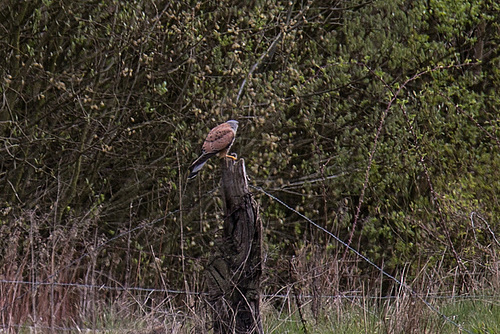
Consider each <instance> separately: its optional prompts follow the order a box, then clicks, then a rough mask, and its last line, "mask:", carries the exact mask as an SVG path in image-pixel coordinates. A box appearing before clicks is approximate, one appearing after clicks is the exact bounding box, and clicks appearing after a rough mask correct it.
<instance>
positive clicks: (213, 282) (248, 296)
mask: <svg viewBox="0 0 500 334" xmlns="http://www.w3.org/2000/svg"><path fill="white" fill-rule="evenodd" d="M221 188H222V198H223V201H224V227H223V235H222V238H221V240H218V250H217V253H216V254H215V255H214V257H213V258H212V260H211V261H210V263H209V265H208V268H207V282H208V295H209V302H210V305H211V307H212V312H213V326H214V334H229V333H231V334H232V333H237V334H240V333H258V334H261V333H263V329H262V323H261V318H260V280H261V274H262V225H261V221H260V217H259V211H258V207H257V203H256V202H255V200H254V199H253V196H252V194H251V192H250V191H249V190H248V184H247V175H246V171H245V162H244V160H242V159H240V160H238V161H237V162H234V161H233V160H231V159H224V160H223V162H222V187H221Z"/></svg>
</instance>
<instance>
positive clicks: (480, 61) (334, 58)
mask: <svg viewBox="0 0 500 334" xmlns="http://www.w3.org/2000/svg"><path fill="white" fill-rule="evenodd" d="M499 22H500V4H499V3H498V2H497V1H495V0H480V1H479V0H478V1H473V0H468V1H467V0H466V1H450V0H432V1H408V0H384V1H343V0H338V1H322V0H311V1H301V0H297V1H267V0H253V1H247V2H241V1H230V0H220V1H211V0H207V1H202V2H198V1H160V0H155V1H112V0H108V1H102V0H101V1H99V0H92V1H86V0H85V1H82V0H78V1H64V0H60V1H55V0H54V1H51V0H42V1H39V0H37V1H18V0H3V1H1V3H0V101H1V102H0V268H1V269H0V279H3V280H12V281H31V282H35V281H38V282H65V283H84V284H89V285H90V284H92V285H106V286H115V287H128V286H141V287H148V288H168V289H172V290H182V291H190V292H200V291H203V266H204V265H205V264H206V259H207V257H208V256H209V254H210V252H211V251H212V250H213V248H214V241H215V239H214V238H215V237H216V236H217V235H218V233H219V231H220V227H221V225H222V219H223V217H222V209H221V199H220V194H219V192H218V187H219V181H220V171H219V162H218V161H216V160H215V159H213V161H210V162H209V163H208V164H207V166H206V167H205V168H204V169H203V170H202V172H201V173H200V175H199V176H198V177H197V178H196V179H195V180H193V181H189V182H188V181H187V179H186V177H187V167H188V166H189V164H190V163H191V162H192V161H193V160H194V159H195V158H196V157H197V155H198V153H199V151H200V149H201V144H202V142H203V139H204V138H205V136H206V134H207V133H208V131H209V130H210V129H211V128H212V127H214V126H216V125H217V124H219V123H221V122H224V121H226V120H228V119H237V120H238V121H239V122H240V127H239V129H238V135H237V139H236V141H235V144H234V145H233V148H232V151H234V152H236V153H237V154H238V157H240V158H244V159H245V162H246V167H247V172H248V174H249V176H250V184H252V185H254V186H257V187H262V189H264V190H265V191H266V192H268V193H269V194H272V195H273V196H276V197H278V198H279V199H280V200H282V201H283V202H285V203H287V204H288V205H289V206H290V207H292V208H294V209H295V210H298V211H299V212H300V213H302V214H304V215H306V216H307V217H309V218H310V219H312V220H313V221H315V222H316V223H317V224H319V225H321V226H323V227H324V228H325V229H327V230H329V231H331V232H332V233H333V234H335V235H337V236H338V237H339V238H341V239H342V240H345V241H346V242H350V245H351V246H352V247H353V248H355V249H357V250H359V251H360V252H361V253H363V254H365V255H366V256H367V257H368V258H370V259H371V260H373V261H374V262H375V263H376V264H377V265H379V266H381V267H383V268H384V270H386V271H387V272H388V273H390V274H391V275H394V276H396V277H401V276H402V275H403V274H402V273H404V280H405V281H406V282H408V283H409V284H411V285H412V286H413V287H414V289H415V290H417V291H423V292H426V291H427V292H428V291H431V292H434V293H441V292H449V291H453V293H457V294H473V293H476V292H478V291H497V292H498V289H499V286H500V285H499V284H500V281H499V279H500V274H499V270H500V268H499V245H500V244H499V233H500V225H499V220H498V217H499V216H500V199H499V195H500V94H499V93H500V89H499V88H500V48H499V43H500V24H499ZM255 196H256V198H257V201H258V203H259V205H260V207H261V216H262V221H263V224H264V231H265V242H264V247H265V249H266V254H265V258H266V263H265V277H266V279H265V281H264V283H263V288H264V291H265V292H266V293H272V292H275V291H280V289H282V288H283V287H284V286H290V285H291V284H292V285H293V286H294V287H296V288H297V291H302V292H304V293H312V294H314V295H322V294H336V293H343V292H346V291H359V289H360V287H361V286H362V287H363V289H364V291H366V293H370V292H373V293H380V294H391V293H393V292H394V282H392V281H390V280H387V279H385V278H384V279H383V278H382V277H381V275H380V272H378V271H377V270H375V268H373V267H372V266H370V265H368V264H367V263H365V262H363V261H361V260H360V259H359V258H357V257H356V256H355V255H354V254H352V253H351V252H349V251H346V249H345V247H344V246H343V245H340V244H338V243H337V242H336V241H335V240H333V239H331V238H330V237H329V236H328V235H326V234H325V233H323V232H321V231H320V230H318V229H317V228H315V227H314V226H311V225H310V224H308V223H307V222H306V221H304V220H303V219H302V218H301V217H300V216H298V215H296V214H295V213H294V212H292V211H290V210H289V209H287V208H286V207H284V206H283V205H281V204H280V203H279V202H276V201H274V200H273V199H271V198H269V197H268V196H266V195H265V194H264V193H262V192H259V191H257V190H256V191H255ZM0 286H1V289H2V291H1V292H0V295H1V297H0V307H1V309H0V313H1V314H2V315H1V317H2V321H3V323H4V324H5V321H6V319H13V318H15V319H17V320H18V321H20V322H23V321H28V319H32V318H30V316H31V317H33V313H36V314H38V315H39V317H40V319H51V321H52V322H55V321H58V320H57V319H68V317H69V318H71V319H79V317H80V316H81V317H85V316H86V314H85V312H87V313H88V312H91V311H89V310H87V311H85V310H86V305H87V304H85V303H87V302H88V299H86V297H85V298H84V297H81V296H79V295H78V296H77V295H76V294H74V293H73V294H72V293H66V292H64V291H65V290H64V289H63V288H61V290H57V291H56V292H54V289H53V288H52V289H51V288H49V287H47V286H40V287H38V289H37V290H36V292H35V293H33V292H32V291H31V290H30V287H29V286H26V285H19V286H16V288H13V287H12V285H9V284H7V283H4V284H2V283H0ZM89 298H90V297H89ZM92 298H93V299H92V300H94V301H96V300H97V301H102V303H103V305H107V303H109V300H116V299H117V298H118V297H117V296H116V294H114V293H113V292H112V291H111V292H110V291H108V292H106V293H100V294H95V295H92ZM123 298H125V297H123ZM183 298H184V297H183V296H180V297H177V299H175V298H174V300H173V302H172V303H173V304H175V305H178V306H179V307H186V305H187V307H188V308H189V307H190V305H191V304H189V302H186V301H185V300H184V299H183ZM35 300H36V301H37V302H36V303H35ZM183 300H184V301H183ZM320 304H321V303H320V301H318V302H316V303H313V311H314V312H315V313H318V312H320V310H321V305H320ZM9 317H10V318H9ZM54 319H55V320H54ZM43 321H45V320H43ZM47 321H48V320H47ZM75 321H77V320H75Z"/></svg>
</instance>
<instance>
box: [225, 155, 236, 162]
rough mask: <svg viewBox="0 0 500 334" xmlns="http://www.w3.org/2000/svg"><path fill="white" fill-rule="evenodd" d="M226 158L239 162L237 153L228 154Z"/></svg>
mask: <svg viewBox="0 0 500 334" xmlns="http://www.w3.org/2000/svg"><path fill="white" fill-rule="evenodd" d="M226 158H231V159H233V160H234V161H236V160H238V156H237V155H236V153H231V154H226Z"/></svg>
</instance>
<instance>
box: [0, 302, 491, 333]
mask: <svg viewBox="0 0 500 334" xmlns="http://www.w3.org/2000/svg"><path fill="white" fill-rule="evenodd" d="M263 304H264V306H263V310H262V316H263V327H264V332H265V333H266V334H271V333H275V334H278V333H279V334H281V333H283V334H295V333H301V334H302V333H305V334H325V333H336V334H338V333H342V334H360V333H367V334H379V333H380V334H393V333H394V334H396V333H398V334H399V333H401V334H403V333H405V334H406V333H419V334H420V333H429V334H431V333H432V334H434V333H440V334H455V333H468V332H470V333H474V334H496V333H500V301H499V300H497V299H495V298H493V297H490V298H481V299H447V300H442V301H440V302H437V303H433V305H435V307H437V308H439V312H440V313H441V314H442V315H446V316H447V317H449V319H450V320H452V321H453V322H455V323H456V324H458V325H460V326H462V328H463V329H465V330H467V331H468V332H467V331H464V330H461V329H460V328H459V327H457V326H456V325H454V324H452V323H450V322H449V321H447V320H446V319H444V318H443V317H442V316H441V315H439V314H437V313H435V312H434V311H432V310H431V309H429V308H428V307H427V306H425V305H424V304H422V303H421V302H420V301H418V300H417V301H415V300H410V299H405V298H404V297H402V298H399V299H398V300H391V301H385V302H383V303H380V304H377V303H376V302H373V301H369V300H364V299H356V300H347V299H343V300H342V301H339V300H337V301H333V302H331V303H328V304H326V305H323V310H322V311H321V312H320V315H318V316H317V317H314V316H313V315H312V313H311V311H310V309H311V308H310V307H309V306H310V305H309V304H308V302H307V301H305V302H304V304H303V305H302V309H301V312H298V308H297V307H296V304H294V303H293V302H292V301H290V302H289V303H285V304H281V305H280V306H278V307H276V304H274V306H271V304H270V302H264V303H263ZM111 309H113V311H109V312H101V313H99V316H98V317H97V318H94V319H88V321H87V322H85V323H84V324H83V326H78V327H77V326H75V325H74V324H68V326H66V327H65V328H47V327H45V328H43V327H37V329H36V330H34V328H33V327H29V326H27V327H25V328H21V329H20V330H19V329H18V330H16V329H14V328H12V331H1V330H0V333H7V332H9V333H11V332H12V333H14V332H17V333H35V332H36V333H82V332H83V333H110V334H115V333H116V334H118V333H129V334H131V333H141V334H160V333H169V334H170V333H172V334H177V333H178V334H184V333H186V334H187V333H211V331H208V332H207V330H206V329H204V327H205V326H204V324H206V323H207V322H208V323H209V320H208V316H207V315H206V314H205V315H203V314H201V313H198V312H194V311H193V313H191V314H183V313H182V312H171V310H170V311H167V312H165V310H159V309H157V310H156V311H155V312H151V313H148V314H146V315H144V314H143V315H133V314H125V313H123V311H120V310H118V309H115V308H114V307H112V308H111ZM202 313H203V312H202ZM160 319H162V320H160ZM85 328H88V329H85Z"/></svg>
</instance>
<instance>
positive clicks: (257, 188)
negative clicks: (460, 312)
mask: <svg viewBox="0 0 500 334" xmlns="http://www.w3.org/2000/svg"><path fill="white" fill-rule="evenodd" d="M249 186H250V187H251V188H253V189H255V190H257V191H260V192H261V193H263V194H264V195H266V196H267V197H269V198H271V199H272V200H274V201H276V202H278V203H279V204H281V205H283V206H284V207H285V208H287V209H288V210H290V211H292V212H294V213H295V214H297V215H298V216H300V217H301V218H303V219H305V220H306V221H307V222H308V223H310V224H311V225H313V226H314V227H316V228H318V229H319V230H321V231H323V232H325V233H326V234H328V235H329V236H331V237H332V238H333V239H335V240H336V241H337V242H338V243H340V244H341V245H343V246H344V247H346V249H348V250H350V251H351V252H353V253H354V254H356V256H358V257H360V258H361V259H363V261H365V262H366V263H368V264H369V265H371V266H372V267H374V268H375V269H377V270H378V271H380V272H381V273H382V274H383V275H384V276H386V277H388V278H389V279H391V280H392V281H394V282H396V284H397V285H398V286H400V287H402V288H403V289H405V290H406V291H408V292H409V293H410V294H411V295H412V296H414V297H416V298H418V299H419V300H420V301H421V302H422V303H424V304H425V305H426V306H427V307H428V308H429V309H430V310H432V311H433V312H434V313H436V314H437V315H438V316H440V317H441V318H442V319H444V320H445V321H446V322H448V323H450V324H452V325H453V326H455V327H457V328H458V329H459V330H461V331H464V332H466V333H468V334H472V332H471V331H469V330H468V329H466V328H464V327H463V326H462V325H460V324H459V323H457V322H456V321H453V320H452V319H451V318H450V317H448V316H447V315H445V314H443V313H441V312H440V311H439V310H438V309H437V308H436V307H435V306H433V305H432V304H431V303H429V302H428V301H427V300H426V299H424V297H422V296H420V295H419V294H418V293H417V292H416V291H415V290H413V288H412V287H411V286H409V285H407V284H405V283H403V282H402V281H400V280H399V279H397V278H396V277H394V276H392V275H391V274H389V273H388V272H386V271H384V270H383V269H382V268H381V267H380V266H378V265H376V264H375V263H374V262H373V261H372V260H370V259H369V258H367V257H366V256H364V255H363V254H361V253H360V252H359V251H357V250H356V249H354V248H353V247H351V246H350V245H349V244H348V243H346V242H344V241H343V240H342V239H340V238H339V237H337V236H336V235H335V234H333V233H332V232H330V231H328V230H327V229H326V228H324V227H323V226H321V225H319V224H318V223H316V222H314V221H313V220H311V219H310V218H308V217H307V216H305V215H303V214H302V213H300V212H299V211H297V210H295V209H294V208H292V207H291V206H289V205H288V204H286V203H285V202H283V201H282V200H280V199H279V198H277V197H276V196H274V195H272V194H270V193H268V192H267V191H265V190H264V189H262V188H261V187H256V186H253V185H249Z"/></svg>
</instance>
